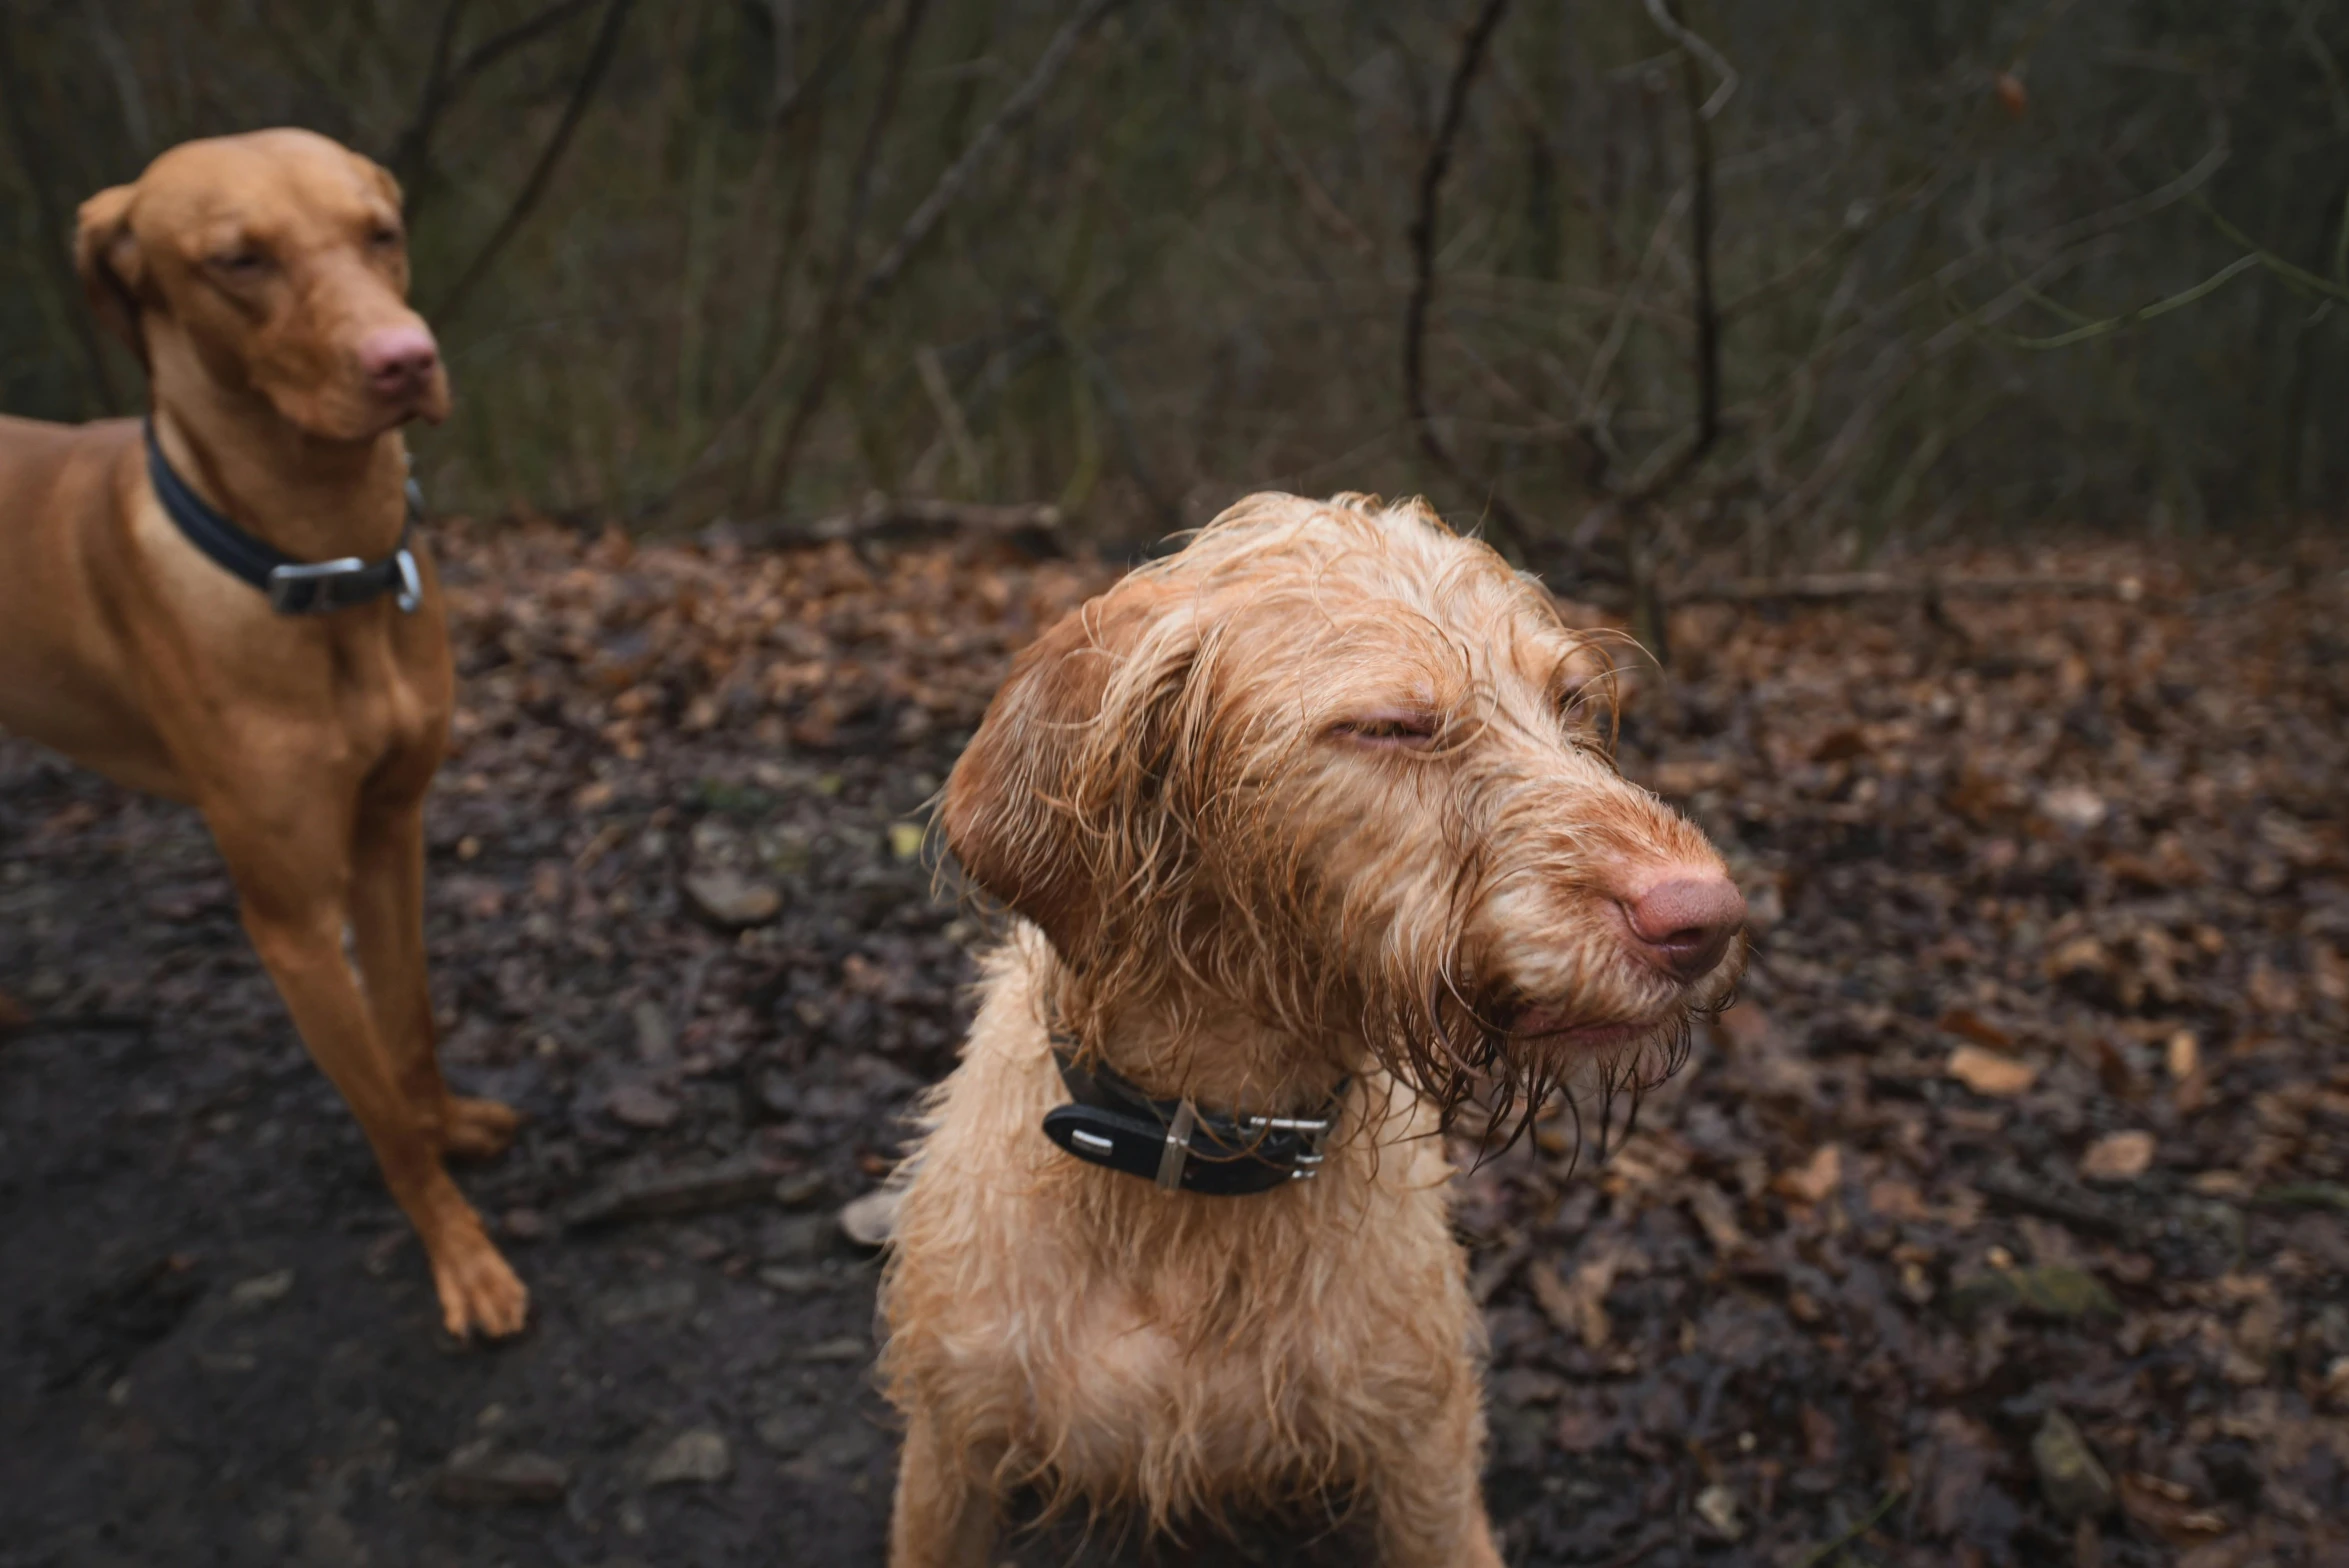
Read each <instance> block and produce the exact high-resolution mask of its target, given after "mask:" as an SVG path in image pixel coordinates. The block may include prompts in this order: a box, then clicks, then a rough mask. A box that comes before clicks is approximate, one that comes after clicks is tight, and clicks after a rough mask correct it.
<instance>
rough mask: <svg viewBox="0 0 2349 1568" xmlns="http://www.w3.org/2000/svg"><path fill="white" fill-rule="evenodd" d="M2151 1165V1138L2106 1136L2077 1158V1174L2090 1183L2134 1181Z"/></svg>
mask: <svg viewBox="0 0 2349 1568" xmlns="http://www.w3.org/2000/svg"><path fill="white" fill-rule="evenodd" d="M2152 1164H2153V1134H2151V1133H2149V1132H2114V1133H2107V1134H2105V1135H2104V1136H2103V1137H2101V1138H2099V1139H2097V1140H2096V1141H2095V1142H2094V1143H2092V1144H2090V1145H2089V1146H2088V1152H2087V1153H2086V1154H2083V1155H2081V1156H2080V1174H2081V1175H2082V1176H2084V1177H2086V1178H2087V1179H2088V1180H2090V1181H2135V1180H2136V1179H2137V1178H2138V1177H2140V1176H2142V1175H2144V1174H2145V1172H2146V1170H2147V1169H2148V1168H2149V1167H2150V1166H2151V1165H2152Z"/></svg>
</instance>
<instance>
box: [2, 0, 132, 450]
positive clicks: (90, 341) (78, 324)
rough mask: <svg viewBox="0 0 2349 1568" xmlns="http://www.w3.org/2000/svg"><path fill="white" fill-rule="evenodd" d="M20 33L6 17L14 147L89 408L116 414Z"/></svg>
mask: <svg viewBox="0 0 2349 1568" xmlns="http://www.w3.org/2000/svg"><path fill="white" fill-rule="evenodd" d="M13 33H14V29H13V26H12V25H11V23H10V22H9V21H8V20H7V19H6V18H0V100H4V101H5V106H6V107H5V114H4V116H0V117H4V118H5V121H6V124H7V128H8V143H9V147H10V149H11V150H12V151H14V152H15V154H16V164H17V168H18V169H19V170H20V171H21V172H22V174H23V176H24V183H25V189H26V192H27V194H28V195H30V197H31V198H32V204H33V221H34V223H35V224H36V225H37V227H38V229H39V232H40V236H41V251H42V254H43V255H44V256H45V257H46V258H47V263H48V272H49V276H50V280H51V282H52V283H53V284H54V285H55V286H56V289H57V295H58V303H59V304H60V305H61V306H62V307H63V315H64V318H65V320H66V321H67V322H68V323H70V326H69V328H68V330H70V331H71V332H72V333H73V337H74V342H75V343H76V344H77V345H78V346H79V347H80V349H81V351H82V362H83V364H84V365H85V367H86V368H87V369H88V371H89V381H88V385H87V387H86V389H85V392H84V399H83V401H84V404H85V406H87V407H89V408H90V409H91V411H92V412H93V413H99V414H104V413H110V412H112V411H113V410H114V408H115V407H116V404H115V393H114V376H113V373H112V372H111V371H109V370H108V369H107V366H106V351H105V347H104V345H103V344H101V343H100V342H99V340H98V332H97V328H96V327H95V326H93V325H92V324H91V321H90V312H89V310H88V309H87V308H86V307H85V306H84V305H83V303H82V290H81V283H80V280H79V279H77V278H76V277H75V276H74V270H73V264H72V262H71V260H70V259H69V258H70V257H71V256H72V255H73V234H72V231H71V230H69V229H68V228H67V227H66V224H65V215H64V213H63V212H61V211H60V210H59V208H58V205H57V200H56V196H55V194H54V192H53V190H52V188H51V186H50V182H49V178H48V176H49V171H50V160H49V154H48V149H47V147H46V146H45V145H44V144H43V142H42V141H41V133H40V128H39V126H38V124H37V123H36V122H35V120H34V118H33V116H32V115H31V114H30V113H28V112H27V110H26V96H27V95H26V93H25V89H24V77H23V74H22V73H21V72H20V71H19V70H18V69H17V59H16V47H15V40H14V36H13Z"/></svg>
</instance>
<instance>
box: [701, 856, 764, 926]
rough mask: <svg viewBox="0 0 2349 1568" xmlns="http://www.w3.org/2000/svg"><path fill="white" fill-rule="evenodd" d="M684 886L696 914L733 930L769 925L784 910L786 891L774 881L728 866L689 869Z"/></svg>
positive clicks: (712, 923)
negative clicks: (770, 881)
mask: <svg viewBox="0 0 2349 1568" xmlns="http://www.w3.org/2000/svg"><path fill="white" fill-rule="evenodd" d="M684 888H685V900H686V902H687V903H689V904H691V905H692V906H693V911H694V913H695V914H697V915H699V916H701V918H702V919H704V920H706V921H708V922H709V923H710V924H711V925H714V926H718V927H721V928H723V929H726V930H730V931H739V930H742V929H744V928H745V927H748V926H761V925H765V924H766V923H767V922H768V921H770V920H772V919H774V918H775V917H776V916H777V915H779V914H781V913H782V912H783V895H782V894H781V893H780V892H779V891H777V890H776V889H775V887H774V886H773V885H772V884H770V883H766V882H754V881H752V880H751V879H750V878H748V877H746V876H744V875H743V874H742V873H741V872H739V871H735V870H733V869H731V868H730V867H726V866H706V867H704V868H702V869H701V870H698V871H689V872H687V873H686V874H685V879H684Z"/></svg>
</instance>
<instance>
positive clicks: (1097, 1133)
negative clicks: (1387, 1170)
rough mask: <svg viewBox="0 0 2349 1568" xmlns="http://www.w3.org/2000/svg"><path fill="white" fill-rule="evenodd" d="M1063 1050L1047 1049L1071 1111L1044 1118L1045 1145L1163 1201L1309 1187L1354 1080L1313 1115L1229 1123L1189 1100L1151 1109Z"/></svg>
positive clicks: (1129, 1086)
mask: <svg viewBox="0 0 2349 1568" xmlns="http://www.w3.org/2000/svg"><path fill="white" fill-rule="evenodd" d="M1072 1047H1073V1042H1064V1041H1063V1040H1062V1039H1060V1038H1058V1037H1056V1038H1055V1039H1054V1040H1053V1043H1052V1059H1053V1060H1054V1061H1055V1062H1057V1063H1059V1065H1060V1079H1061V1082H1063V1083H1065V1084H1066V1085H1068V1092H1069V1095H1070V1097H1071V1099H1072V1100H1073V1101H1074V1102H1075V1103H1073V1104H1069V1105H1061V1106H1056V1107H1054V1108H1053V1109H1052V1110H1050V1111H1048V1112H1046V1113H1045V1116H1044V1136H1045V1137H1047V1138H1050V1139H1051V1140H1052V1141H1053V1142H1054V1143H1057V1144H1059V1145H1060V1146H1061V1147H1062V1148H1063V1149H1066V1150H1067V1151H1068V1152H1069V1153H1071V1154H1073V1155H1075V1156H1076V1157H1077V1158H1078V1159H1080V1160H1083V1161H1085V1162H1086V1163H1088V1164H1092V1165H1105V1166H1107V1167H1108V1168H1109V1169H1111V1170H1113V1171H1123V1172H1125V1174H1127V1175H1128V1176H1139V1177H1141V1178H1143V1179H1144V1180H1146V1181H1155V1182H1156V1183H1157V1184H1158V1185H1159V1186H1160V1187H1161V1188H1162V1189H1164V1190H1165V1191H1167V1192H1178V1191H1179V1192H1199V1193H1206V1194H1208V1195H1210V1196H1213V1197H1240V1196H1243V1195H1246V1194H1248V1193H1257V1192H1270V1191H1271V1190H1272V1189H1273V1188H1275V1187H1282V1186H1286V1185H1287V1184H1288V1183H1290V1182H1293V1181H1311V1180H1312V1179H1313V1178H1314V1177H1315V1176H1317V1175H1319V1174H1320V1172H1321V1162H1322V1145H1323V1143H1324V1142H1325V1141H1326V1140H1327V1139H1328V1137H1329V1133H1330V1129H1331V1128H1332V1127H1334V1126H1336V1125H1337V1120H1338V1114H1339V1111H1340V1108H1341V1105H1342V1102H1343V1101H1344V1099H1345V1095H1346V1089H1347V1086H1348V1085H1349V1084H1350V1083H1352V1081H1353V1080H1351V1079H1346V1080H1344V1081H1341V1082H1340V1083H1339V1084H1338V1086H1337V1088H1335V1089H1333V1090H1332V1091H1330V1097H1329V1099H1328V1100H1327V1101H1326V1102H1324V1104H1323V1105H1322V1108H1321V1113H1320V1114H1319V1115H1317V1116H1294V1117H1292V1116H1246V1115H1237V1116H1232V1115H1224V1114H1222V1113H1221V1112H1217V1111H1204V1110H1201V1109H1200V1108H1199V1107H1198V1106H1196V1105H1194V1104H1192V1103H1191V1102H1190V1101H1189V1100H1154V1099H1152V1098H1150V1096H1149V1095H1147V1094H1145V1093H1143V1092H1142V1089H1141V1087H1140V1086H1139V1085H1137V1084H1135V1083H1134V1082H1133V1081H1132V1080H1131V1079H1129V1078H1127V1077H1126V1076H1125V1075H1124V1074H1122V1073H1119V1072H1117V1071H1116V1070H1114V1069H1113V1068H1111V1067H1109V1066H1108V1065H1107V1064H1106V1063H1103V1064H1097V1065H1094V1066H1091V1067H1087V1066H1083V1065H1080V1064H1079V1063H1078V1061H1077V1058H1076V1055H1075V1052H1074V1050H1073V1049H1072Z"/></svg>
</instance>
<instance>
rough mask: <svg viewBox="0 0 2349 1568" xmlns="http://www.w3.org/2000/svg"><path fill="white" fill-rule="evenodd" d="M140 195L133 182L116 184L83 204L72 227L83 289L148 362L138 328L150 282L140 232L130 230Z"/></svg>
mask: <svg viewBox="0 0 2349 1568" xmlns="http://www.w3.org/2000/svg"><path fill="white" fill-rule="evenodd" d="M138 194H139V191H138V187H137V186H135V185H116V186H111V187H109V188H108V189H106V190H102V191H100V192H99V193H98V194H97V195H95V196H93V197H91V198H90V199H89V200H88V201H85V202H83V203H82V206H81V215H80V222H79V224H78V226H77V227H76V228H75V230H74V237H73V260H74V266H75V267H76V268H77V269H78V270H79V271H80V273H81V275H82V291H83V293H85V294H87V295H88V296H89V301H90V308H91V309H92V310H93V311H95V312H97V315H98V319H99V320H100V321H102V322H104V323H105V324H106V326H107V328H108V329H109V330H110V331H112V332H113V333H114V335H115V336H117V337H119V338H121V339H122V340H123V342H125V343H127V344H129V345H130V349H131V352H132V353H134V354H136V355H138V356H139V361H140V363H142V364H144V363H145V362H146V358H147V337H146V333H145V332H144V331H142V330H141V329H140V326H139V296H140V290H141V288H142V287H143V286H144V284H145V282H146V264H145V261H144V260H143V258H141V256H140V255H139V239H138V236H137V235H135V234H133V233H132V232H131V223H130V215H131V204H132V202H133V201H134V200H135V199H136V198H137V196H138Z"/></svg>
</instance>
